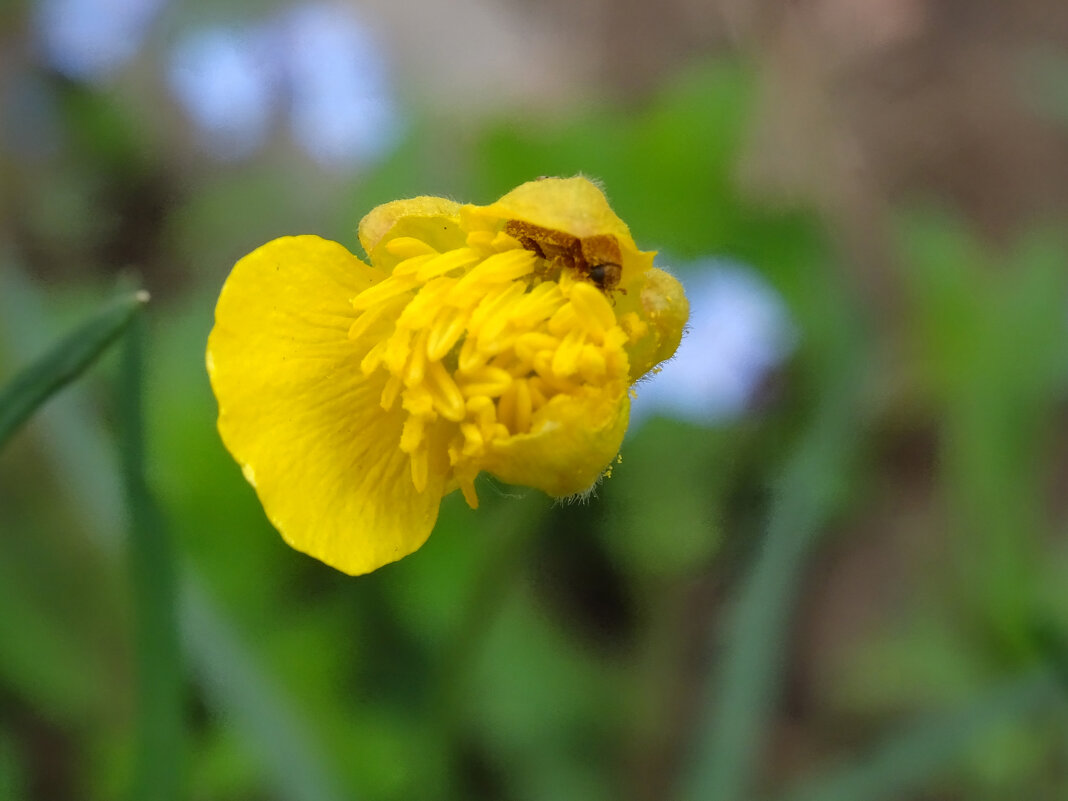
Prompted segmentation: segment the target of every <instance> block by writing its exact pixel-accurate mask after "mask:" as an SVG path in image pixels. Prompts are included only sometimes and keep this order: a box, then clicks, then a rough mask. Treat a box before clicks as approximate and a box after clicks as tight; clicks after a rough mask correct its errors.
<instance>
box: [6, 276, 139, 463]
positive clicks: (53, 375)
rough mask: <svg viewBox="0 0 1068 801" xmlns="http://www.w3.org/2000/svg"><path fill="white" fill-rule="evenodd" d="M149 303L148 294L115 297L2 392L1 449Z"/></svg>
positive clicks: (8, 384) (9, 383)
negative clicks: (35, 412) (34, 413)
mask: <svg viewBox="0 0 1068 801" xmlns="http://www.w3.org/2000/svg"><path fill="white" fill-rule="evenodd" d="M147 301H148V293H147V292H144V291H138V292H131V293H128V294H124V295H121V296H119V297H117V298H115V299H114V300H112V301H111V302H110V303H108V304H107V305H105V306H104V307H103V308H102V309H100V310H99V311H98V312H96V314H94V315H93V316H92V317H90V318H89V319H87V320H86V321H85V322H84V323H82V324H81V325H80V326H78V327H77V328H76V329H74V330H73V331H71V332H70V333H69V334H67V336H65V337H64V338H63V339H61V340H60V341H59V342H57V343H56V344H55V345H53V346H52V347H51V348H50V349H49V350H48V352H47V353H45V354H44V355H43V356H41V357H40V358H39V359H37V360H36V361H35V362H33V363H32V364H31V365H30V366H29V367H27V368H25V369H24V370H23V371H22V372H20V373H19V374H17V375H16V376H15V377H14V378H12V379H11V381H9V382H8V383H7V384H6V385H5V386H4V387H3V388H2V389H0V448H2V447H3V445H4V443H5V442H6V441H7V440H8V438H9V437H10V436H11V435H12V434H14V433H15V431H16V430H17V429H18V428H19V426H20V425H22V423H24V422H25V421H26V420H27V419H28V418H29V417H30V415H32V414H33V412H34V410H36V409H37V408H38V407H39V406H40V405H41V404H42V403H44V402H45V401H46V400H48V398H50V397H51V396H52V395H53V394H54V393H56V392H57V391H58V390H60V389H62V388H63V387H64V386H66V385H67V384H68V383H70V382H71V381H73V380H74V379H75V378H77V377H78V376H79V375H81V374H82V373H83V372H84V371H85V369H86V368H87V367H89V366H90V365H91V364H92V363H93V362H94V361H95V360H96V358H97V357H98V356H99V355H100V354H101V353H103V352H104V351H105V350H106V349H107V347H108V346H109V345H110V344H111V343H112V342H114V341H115V339H116V338H117V337H118V336H119V335H120V334H121V333H122V332H123V330H124V329H125V328H126V326H127V325H129V323H130V320H131V319H132V318H133V315H134V314H135V312H136V311H137V310H138V309H139V308H140V307H141V306H142V305H144V304H145V303H146V302H147Z"/></svg>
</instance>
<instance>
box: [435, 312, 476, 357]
mask: <svg viewBox="0 0 1068 801" xmlns="http://www.w3.org/2000/svg"><path fill="white" fill-rule="evenodd" d="M466 327H467V315H466V314H465V313H464V312H461V311H458V310H456V309H442V310H441V311H440V312H438V316H437V317H436V318H435V320H434V322H433V323H431V325H430V334H429V336H428V337H427V340H426V355H427V358H429V359H432V360H433V361H437V360H438V359H443V358H445V355H446V354H447V353H448V352H449V351H450V350H452V349H453V346H454V345H455V344H456V343H457V342H459V341H460V337H461V336H463V333H464V329H465V328H466Z"/></svg>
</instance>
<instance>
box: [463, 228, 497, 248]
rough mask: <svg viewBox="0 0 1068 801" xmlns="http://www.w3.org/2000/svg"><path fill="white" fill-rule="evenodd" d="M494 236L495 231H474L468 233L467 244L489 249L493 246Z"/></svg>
mask: <svg viewBox="0 0 1068 801" xmlns="http://www.w3.org/2000/svg"><path fill="white" fill-rule="evenodd" d="M494 236H495V234H494V233H493V231H472V232H471V233H469V234H468V235H467V246H468V247H472V248H479V249H480V250H489V249H491V248H492V247H493V238H494Z"/></svg>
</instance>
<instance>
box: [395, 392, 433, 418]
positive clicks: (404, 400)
mask: <svg viewBox="0 0 1068 801" xmlns="http://www.w3.org/2000/svg"><path fill="white" fill-rule="evenodd" d="M401 408H403V409H404V411H406V412H408V414H413V415H416V416H417V417H433V416H434V414H435V411H434V396H433V395H431V394H430V391H429V390H428V389H427V388H426V386H424V385H423V384H420V385H418V386H414V387H408V388H407V389H405V390H404V391H403V392H401Z"/></svg>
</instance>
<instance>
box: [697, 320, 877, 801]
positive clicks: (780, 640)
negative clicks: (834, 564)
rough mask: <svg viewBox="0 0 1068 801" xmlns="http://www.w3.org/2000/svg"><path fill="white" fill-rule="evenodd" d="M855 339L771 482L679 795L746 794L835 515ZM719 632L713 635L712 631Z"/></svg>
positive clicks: (852, 399)
mask: <svg viewBox="0 0 1068 801" xmlns="http://www.w3.org/2000/svg"><path fill="white" fill-rule="evenodd" d="M859 341H860V337H859V336H857V337H843V338H842V339H841V340H840V342H839V347H840V351H841V352H840V354H839V356H838V358H837V359H835V360H834V363H835V367H834V370H833V374H832V375H830V376H829V377H828V378H827V379H826V380H825V384H824V385H825V390H824V392H823V393H822V397H821V400H820V402H819V405H818V406H817V408H816V411H815V416H814V418H813V420H812V422H811V424H810V425H809V428H808V430H807V431H806V432H805V434H804V436H803V438H802V440H801V441H800V442H799V443H798V445H797V447H796V450H795V451H794V453H793V455H792V457H790V458H789V460H788V461H787V462H786V463H785V465H784V467H783V469H782V471H781V473H780V474H779V477H778V479H777V480H776V481H775V484H774V488H773V496H772V505H771V508H770V510H769V515H768V522H767V526H766V530H765V535H764V539H763V542H762V543H761V546H760V549H759V553H758V555H757V557H756V562H755V564H754V565H753V567H752V569H751V572H750V574H749V575H748V576H747V577H746V578H745V579H744V581H743V584H742V586H741V587H740V590H739V594H738V596H737V597H736V599H735V601H734V608H733V609H732V610H731V611H730V613H729V617H728V619H727V624H726V625H727V628H726V631H725V633H724V635H723V636H722V637H720V638H718V639H720V640H721V641H722V643H723V657H722V660H721V661H720V663H719V665H718V666H717V668H715V669H714V670H713V671H712V672H711V673H710V675H709V679H708V681H707V683H706V687H705V698H704V702H703V709H702V711H701V716H700V723H699V728H698V730H697V732H696V735H695V748H694V749H693V752H692V753H691V755H690V757H691V762H690V765H689V771H688V773H684V774H683V784H682V788H681V790H682V792H681V797H682V798H684V799H687V801H743V800H744V799H748V798H751V797H752V792H753V787H752V785H753V783H754V778H755V777H756V776H757V774H758V770H757V769H758V765H759V757H760V753H761V749H762V747H763V746H764V744H765V743H764V738H765V736H766V733H767V730H768V725H769V720H770V717H771V714H772V708H773V705H774V703H775V700H776V697H777V694H778V690H779V683H780V681H781V678H782V674H783V661H784V652H785V650H786V642H787V639H788V627H789V622H790V618H791V613H792V610H793V608H794V603H795V599H796V596H797V590H798V587H799V585H800V581H801V577H802V575H803V571H804V566H805V564H806V563H807V562H806V556H807V554H808V552H809V548H810V546H811V545H812V543H813V542H814V540H815V539H816V537H817V536H818V535H819V534H820V533H821V531H822V530H823V527H824V526H825V524H826V523H827V521H828V518H829V517H830V515H831V514H832V512H833V510H834V508H835V506H836V504H837V502H838V497H839V493H840V491H841V488H842V487H843V486H844V484H845V483H846V481H847V475H848V469H849V464H850V462H851V457H852V454H853V451H854V448H855V440H856V431H857V429H858V426H859V414H858V407H859V404H858V401H857V395H858V392H857V387H858V385H859V383H860V380H859V376H860V375H861V370H860V369H859V367H858V365H859V364H860V360H859V353H860V350H859V347H858V343H859ZM716 634H718V632H717V633H716Z"/></svg>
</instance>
